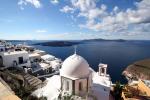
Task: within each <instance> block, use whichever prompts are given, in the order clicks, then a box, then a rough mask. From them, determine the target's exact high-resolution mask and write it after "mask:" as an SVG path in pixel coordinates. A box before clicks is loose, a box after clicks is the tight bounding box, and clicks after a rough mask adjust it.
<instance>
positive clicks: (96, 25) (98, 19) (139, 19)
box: [64, 0, 150, 36]
mask: <svg viewBox="0 0 150 100" xmlns="http://www.w3.org/2000/svg"><path fill="white" fill-rule="evenodd" d="M96 3H97V1H96V0H71V5H69V6H68V5H66V6H65V7H66V8H67V10H64V12H65V13H71V10H73V11H74V12H77V16H76V17H77V18H78V17H83V18H85V23H79V27H81V28H87V29H90V30H94V31H98V32H99V33H102V32H105V33H118V34H119V33H122V34H127V33H128V34H129V35H130V36H131V34H133V35H137V34H141V33H143V34H147V33H149V32H150V29H149V28H148V26H149V23H150V14H149V11H150V2H149V0H141V1H140V2H135V8H134V9H133V8H127V9H126V10H121V9H119V8H118V6H115V7H114V8H113V9H112V11H109V12H108V11H107V6H106V5H104V4H101V5H100V6H99V5H97V4H96ZM65 7H64V8H65ZM68 9H69V10H68ZM72 16H74V15H73V14H72ZM74 17H75V16H74ZM149 27H150V26H149ZM137 28H138V30H137Z"/></svg>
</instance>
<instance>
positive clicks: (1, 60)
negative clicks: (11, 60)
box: [0, 56, 3, 67]
mask: <svg viewBox="0 0 150 100" xmlns="http://www.w3.org/2000/svg"><path fill="white" fill-rule="evenodd" d="M2 66H3V58H2V56H0V67H2Z"/></svg>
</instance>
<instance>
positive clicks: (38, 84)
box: [24, 74, 42, 89]
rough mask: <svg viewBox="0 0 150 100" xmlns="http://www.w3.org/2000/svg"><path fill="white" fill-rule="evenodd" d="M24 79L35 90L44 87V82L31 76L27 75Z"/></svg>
mask: <svg viewBox="0 0 150 100" xmlns="http://www.w3.org/2000/svg"><path fill="white" fill-rule="evenodd" d="M24 79H25V81H26V82H27V83H28V84H29V85H30V86H32V87H33V88H35V89H37V88H40V87H41V86H42V81H41V80H40V79H38V78H37V77H35V76H32V75H30V74H25V75H24Z"/></svg>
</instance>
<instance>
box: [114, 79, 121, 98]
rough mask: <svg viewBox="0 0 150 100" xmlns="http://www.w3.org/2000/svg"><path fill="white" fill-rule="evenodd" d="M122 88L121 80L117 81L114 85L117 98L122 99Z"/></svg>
mask: <svg viewBox="0 0 150 100" xmlns="http://www.w3.org/2000/svg"><path fill="white" fill-rule="evenodd" d="M122 90H123V86H121V84H120V82H116V84H115V86H114V93H113V94H114V97H115V100H122V99H121V96H122Z"/></svg>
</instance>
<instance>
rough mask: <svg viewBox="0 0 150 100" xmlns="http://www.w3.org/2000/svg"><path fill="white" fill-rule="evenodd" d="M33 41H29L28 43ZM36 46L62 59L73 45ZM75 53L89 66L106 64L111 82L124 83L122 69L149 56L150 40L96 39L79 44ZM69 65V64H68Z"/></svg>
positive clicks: (95, 67) (94, 66) (67, 54)
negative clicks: (121, 40)
mask: <svg viewBox="0 0 150 100" xmlns="http://www.w3.org/2000/svg"><path fill="white" fill-rule="evenodd" d="M36 42H37V41H36ZM32 43H35V41H32V42H31V41H30V42H29V44H32ZM34 46H35V47H36V48H38V49H41V50H44V51H46V52H47V53H49V54H52V55H54V56H56V57H58V58H61V59H62V60H64V59H65V58H67V57H68V56H70V55H72V54H73V53H74V47H73V46H70V47H50V46H40V45H34ZM77 54H79V55H81V56H82V57H84V58H85V59H86V60H87V61H88V63H89V65H90V67H92V68H93V69H94V70H95V71H97V70H98V64H99V63H100V62H101V63H106V64H108V73H109V74H110V76H111V79H112V81H113V82H116V81H121V83H125V82H126V80H125V78H124V77H123V76H122V75H121V74H122V71H123V70H124V69H125V68H126V67H127V66H128V65H129V64H131V63H133V62H135V61H137V60H142V59H146V58H150V41H125V42H117V41H97V42H87V43H84V44H79V45H78V46H77ZM70 67H71V66H70Z"/></svg>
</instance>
